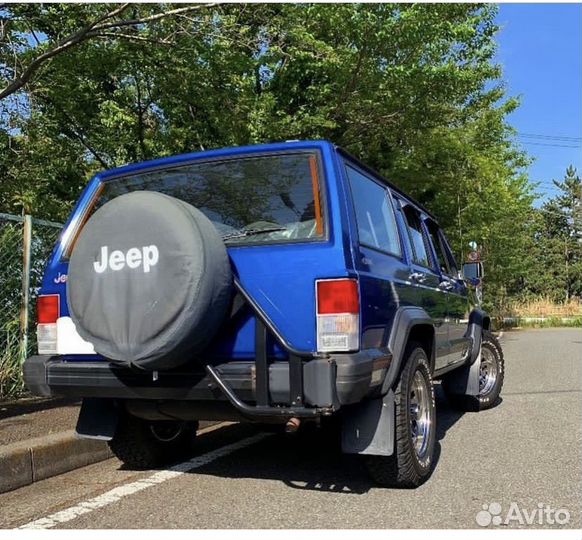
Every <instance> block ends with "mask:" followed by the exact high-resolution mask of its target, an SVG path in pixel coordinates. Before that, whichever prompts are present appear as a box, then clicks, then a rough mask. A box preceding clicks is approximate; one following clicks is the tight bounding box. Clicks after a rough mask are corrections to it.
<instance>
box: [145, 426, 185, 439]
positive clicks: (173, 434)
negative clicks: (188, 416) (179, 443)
mask: <svg viewBox="0 0 582 540" xmlns="http://www.w3.org/2000/svg"><path fill="white" fill-rule="evenodd" d="M183 430H184V426H182V425H181V424H179V425H175V424H168V425H164V424H158V425H154V424H151V425H150V431H151V432H152V435H153V436H154V437H155V438H156V439H157V440H158V441H161V442H172V441H174V440H176V439H177V438H178V437H179V436H180V435H181V434H182V431H183Z"/></svg>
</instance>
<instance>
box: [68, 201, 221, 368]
mask: <svg viewBox="0 0 582 540" xmlns="http://www.w3.org/2000/svg"><path fill="white" fill-rule="evenodd" d="M231 290H232V276H231V271H230V263H229V260H228V255H227V253H226V248H225V246H224V243H223V241H222V238H221V237H220V235H219V233H218V231H217V230H216V228H215V227H214V225H213V224H212V223H211V221H210V220H209V219H208V218H207V217H206V216H205V215H204V214H202V212H200V211H199V210H197V209H196V208H194V207H193V206H191V205H189V204H187V203H185V202H183V201H180V200H178V199H175V198H173V197H169V196H167V195H164V194H161V193H156V192H150V191H135V192H132V193H128V194H125V195H120V196H119V197H116V198H115V199H113V200H111V201H109V202H108V203H106V204H105V205H103V206H102V207H101V208H99V209H98V210H97V211H96V212H95V214H94V215H93V216H92V217H91V218H90V219H89V220H88V221H87V223H86V225H85V226H84V227H83V229H82V231H81V233H80V234H79V237H78V239H77V241H76V243H75V246H74V249H73V252H72V254H71V258H70V262H69V275H68V280H67V300H68V305H69V312H70V315H71V318H72V319H73V321H74V323H75V325H76V327H77V331H78V332H79V334H80V335H81V337H82V338H83V339H85V340H87V341H89V342H91V343H92V344H93V346H94V348H95V351H96V352H98V353H99V354H101V355H103V356H104V357H106V358H108V359H111V360H115V361H118V362H122V363H125V364H131V365H134V366H137V367H140V368H143V369H149V370H163V369H170V368H173V367H176V366H179V365H180V364H183V363H185V362H187V361H188V360H189V359H191V358H192V357H193V355H195V354H196V353H198V352H200V351H201V350H202V349H203V348H204V346H205V345H207V343H208V341H209V340H210V339H211V338H212V337H213V336H214V335H215V333H216V331H217V329H218V327H219V326H220V324H221V322H222V320H223V318H224V316H225V314H226V310H227V308H228V305H229V302H230V298H231Z"/></svg>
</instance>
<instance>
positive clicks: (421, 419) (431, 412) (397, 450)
mask: <svg viewBox="0 0 582 540" xmlns="http://www.w3.org/2000/svg"><path fill="white" fill-rule="evenodd" d="M405 358H406V363H405V365H404V369H403V370H402V374H401V375H400V381H399V382H398V386H397V387H396V390H395V394H394V398H395V408H396V418H395V424H396V426H395V427H396V430H395V444H394V454H393V455H391V456H366V466H367V468H368V472H369V473H370V476H371V477H372V478H373V479H374V480H375V481H376V482H377V483H378V484H380V485H382V486H394V487H406V488H414V487H418V486H419V485H421V484H422V483H423V482H424V481H425V480H426V479H427V478H428V477H429V476H430V473H431V471H432V466H433V460H434V448H435V440H436V437H435V435H436V433H435V432H436V408H435V398H434V389H433V383H432V378H431V375H430V367H429V363H428V358H427V355H426V352H425V351H424V349H423V348H422V347H421V346H420V345H419V344H417V343H411V344H409V346H408V348H407V350H406V353H405Z"/></svg>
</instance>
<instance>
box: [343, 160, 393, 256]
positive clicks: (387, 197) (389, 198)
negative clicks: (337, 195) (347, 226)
mask: <svg viewBox="0 0 582 540" xmlns="http://www.w3.org/2000/svg"><path fill="white" fill-rule="evenodd" d="M342 161H343V166H344V167H343V168H344V174H345V177H346V183H347V187H348V189H349V193H350V203H351V208H352V211H353V216H354V222H355V224H356V231H355V232H356V234H357V236H358V246H362V247H365V248H366V249H372V250H374V251H377V252H378V253H382V254H384V255H389V256H391V257H395V258H396V259H398V260H400V261H403V260H404V249H403V246H402V239H401V238H400V230H399V228H398V221H397V219H396V208H395V206H394V199H393V196H392V192H391V191H390V188H389V187H388V186H386V184H384V183H382V182H380V181H378V180H376V179H375V178H374V177H373V176H371V175H370V173H368V172H367V171H365V170H364V169H362V168H361V167H359V166H358V165H357V164H354V163H352V162H350V161H349V160H348V159H346V158H344V159H343V160H342ZM348 169H352V170H354V171H355V172H357V173H358V174H360V175H362V176H363V177H364V178H366V179H368V180H369V181H370V182H372V183H374V184H376V185H377V186H378V187H379V188H380V189H382V190H383V191H384V197H385V200H386V203H387V205H388V207H389V208H390V210H391V212H392V221H393V224H394V227H393V228H394V232H395V233H396V240H397V243H398V246H399V247H400V253H395V252H393V251H390V250H388V249H384V248H382V247H378V246H373V245H371V244H369V243H367V242H363V241H362V239H361V238H360V228H359V226H358V216H357V212H356V205H355V200H354V191H353V189H352V182H351V181H350V177H349V173H348Z"/></svg>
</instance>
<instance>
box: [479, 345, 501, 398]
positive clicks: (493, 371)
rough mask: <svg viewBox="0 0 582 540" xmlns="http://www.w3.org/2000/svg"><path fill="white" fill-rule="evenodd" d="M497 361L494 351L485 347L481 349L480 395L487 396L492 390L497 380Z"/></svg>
mask: <svg viewBox="0 0 582 540" xmlns="http://www.w3.org/2000/svg"><path fill="white" fill-rule="evenodd" d="M497 375H498V370H497V361H496V360H495V356H494V355H493V352H492V351H490V350H489V349H486V348H485V347H483V348H482V349H481V365H480V366H479V395H480V396H485V395H487V394H489V392H491V390H492V389H493V387H494V386H495V383H496V382H497Z"/></svg>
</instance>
